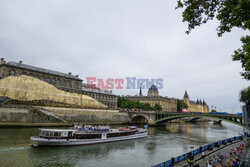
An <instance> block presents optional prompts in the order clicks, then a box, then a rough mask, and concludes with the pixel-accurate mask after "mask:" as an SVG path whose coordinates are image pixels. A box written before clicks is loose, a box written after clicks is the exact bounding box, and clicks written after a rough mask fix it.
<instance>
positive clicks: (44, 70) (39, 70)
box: [6, 61, 82, 81]
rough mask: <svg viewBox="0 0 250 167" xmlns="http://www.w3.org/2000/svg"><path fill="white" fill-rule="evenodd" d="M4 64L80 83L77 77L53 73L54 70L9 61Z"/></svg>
mask: <svg viewBox="0 0 250 167" xmlns="http://www.w3.org/2000/svg"><path fill="white" fill-rule="evenodd" d="M6 64H7V65H9V66H14V67H18V68H23V69H27V70H32V71H37V72H41V73H46V74H51V75H57V76H60V77H65V78H70V79H75V80H79V81H82V79H80V78H78V77H77V76H74V75H71V74H66V73H62V72H58V71H54V70H49V69H45V68H40V67H35V66H31V65H27V64H23V63H22V62H19V63H17V62H13V61H9V62H7V63H6Z"/></svg>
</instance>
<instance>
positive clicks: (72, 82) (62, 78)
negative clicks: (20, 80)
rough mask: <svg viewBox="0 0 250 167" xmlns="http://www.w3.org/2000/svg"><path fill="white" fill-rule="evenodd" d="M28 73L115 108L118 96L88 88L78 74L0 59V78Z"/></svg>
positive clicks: (60, 87)
mask: <svg viewBox="0 0 250 167" xmlns="http://www.w3.org/2000/svg"><path fill="white" fill-rule="evenodd" d="M18 75H28V76H31V77H35V78H38V79H40V80H43V81H45V82H47V83H49V84H52V85H54V86H55V87H57V88H58V89H61V90H64V91H68V92H77V93H81V94H85V95H88V96H91V97H92V98H94V99H96V100H98V101H100V102H101V103H103V104H105V105H106V106H108V107H109V108H111V109H117V100H118V96H117V95H114V94H112V92H111V91H108V90H101V89H98V88H96V89H88V88H87V84H84V83H82V81H83V80H82V79H80V78H79V77H78V75H72V73H71V72H69V73H68V74H66V73H62V72H58V71H53V70H49V69H45V68H40V67H35V66H31V65H27V64H23V62H22V61H19V62H6V61H5V60H4V58H1V60H0V79H2V78H6V77H8V76H18Z"/></svg>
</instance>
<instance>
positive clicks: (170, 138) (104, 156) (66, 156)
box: [0, 122, 242, 167]
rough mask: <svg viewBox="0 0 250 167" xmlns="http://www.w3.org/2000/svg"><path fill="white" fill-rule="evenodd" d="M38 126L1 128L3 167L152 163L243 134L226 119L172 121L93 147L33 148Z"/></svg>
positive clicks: (0, 150)
mask: <svg viewBox="0 0 250 167" xmlns="http://www.w3.org/2000/svg"><path fill="white" fill-rule="evenodd" d="M38 132H39V130H38V128H0V167H3V166H14V167H15V166H21V167H22V166H23V167H33V166H46V167H49V166H56V167H57V166H58V167H64V166H65V167H67V166H76V167H80V166H87V167H88V166H91V167H93V166H94V167H95V166H96V167H99V166H105V167H106V166H109V167H115V166H119V167H123V166H124V167H125V166H126V167H127V166H136V167H140V166H141V167H144V166H152V165H155V164H158V163H160V162H163V161H166V160H168V159H170V158H171V157H172V156H179V155H181V154H183V153H185V152H188V151H190V150H191V149H190V147H191V146H194V147H195V148H198V147H199V146H200V145H205V144H208V143H212V142H214V141H218V140H221V139H225V138H229V137H232V136H236V135H240V134H241V133H242V128H241V127H239V126H236V125H233V124H229V123H225V122H223V124H222V125H214V124H212V123H196V124H177V123H174V124H168V125H166V127H149V136H148V137H147V138H145V139H137V140H130V141H123V142H115V143H106V144H99V145H90V146H75V147H57V148H36V149H33V148H31V147H30V145H31V144H32V141H31V140H30V136H33V135H37V134H38Z"/></svg>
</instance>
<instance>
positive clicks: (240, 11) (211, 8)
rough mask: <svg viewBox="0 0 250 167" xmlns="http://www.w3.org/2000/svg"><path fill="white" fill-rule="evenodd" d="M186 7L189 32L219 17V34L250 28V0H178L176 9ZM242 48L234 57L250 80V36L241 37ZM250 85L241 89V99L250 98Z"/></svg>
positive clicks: (184, 12)
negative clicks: (234, 29) (249, 95)
mask: <svg viewBox="0 0 250 167" xmlns="http://www.w3.org/2000/svg"><path fill="white" fill-rule="evenodd" d="M179 8H184V11H183V13H182V17H183V20H182V21H183V22H188V30H187V31H186V33H187V34H189V33H190V32H191V30H192V29H194V28H195V27H197V26H200V25H202V24H205V23H207V21H208V20H212V19H214V18H217V20H218V21H219V22H220V24H219V26H218V27H217V34H218V36H219V37H220V36H222V34H223V33H225V32H230V31H231V30H232V28H234V27H237V28H241V29H243V30H250V0H178V1H177V6H176V9H179ZM241 42H242V44H243V45H242V48H241V49H238V50H236V51H234V55H233V56H232V59H233V60H234V61H240V62H241V63H242V68H243V70H244V72H242V73H241V75H242V76H243V78H245V79H246V80H250V36H248V35H247V36H245V37H242V38H241ZM247 90H249V87H248V88H247V89H244V90H243V91H241V96H242V97H240V101H242V102H246V101H245V100H244V99H248V97H247V94H245V92H247V93H249V91H247Z"/></svg>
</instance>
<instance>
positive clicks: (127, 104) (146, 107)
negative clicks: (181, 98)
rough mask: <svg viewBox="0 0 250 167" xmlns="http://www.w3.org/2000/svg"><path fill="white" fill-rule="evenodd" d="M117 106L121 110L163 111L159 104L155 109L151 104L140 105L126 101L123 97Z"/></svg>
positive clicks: (132, 101)
mask: <svg viewBox="0 0 250 167" xmlns="http://www.w3.org/2000/svg"><path fill="white" fill-rule="evenodd" d="M117 105H118V107H119V108H128V109H133V108H136V109H142V110H155V111H162V107H161V105H159V104H155V106H154V107H151V106H150V104H149V103H140V102H139V101H134V100H129V99H124V98H121V97H119V98H118V101H117Z"/></svg>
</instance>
